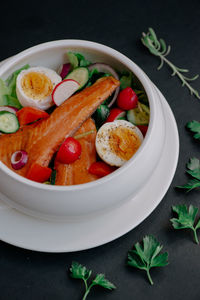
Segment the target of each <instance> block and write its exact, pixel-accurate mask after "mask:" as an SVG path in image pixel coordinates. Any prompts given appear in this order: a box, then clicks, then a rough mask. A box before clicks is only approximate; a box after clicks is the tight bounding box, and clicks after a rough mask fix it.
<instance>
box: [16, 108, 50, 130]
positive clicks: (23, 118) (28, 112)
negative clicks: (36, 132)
mask: <svg viewBox="0 0 200 300" xmlns="http://www.w3.org/2000/svg"><path fill="white" fill-rule="evenodd" d="M16 115H17V118H18V120H19V124H20V126H23V125H26V124H29V123H32V122H34V121H36V120H38V119H46V118H48V117H49V114H48V113H47V112H46V111H44V110H40V109H37V108H34V107H28V106H27V107H23V108H22V109H20V110H18V111H17V113H16Z"/></svg>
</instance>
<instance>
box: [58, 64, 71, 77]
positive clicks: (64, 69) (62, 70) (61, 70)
mask: <svg viewBox="0 0 200 300" xmlns="http://www.w3.org/2000/svg"><path fill="white" fill-rule="evenodd" d="M70 68H71V64H70V63H67V64H63V65H61V66H60V68H59V70H58V74H60V76H61V78H62V79H64V78H65V77H66V76H67V74H68V73H69V71H70Z"/></svg>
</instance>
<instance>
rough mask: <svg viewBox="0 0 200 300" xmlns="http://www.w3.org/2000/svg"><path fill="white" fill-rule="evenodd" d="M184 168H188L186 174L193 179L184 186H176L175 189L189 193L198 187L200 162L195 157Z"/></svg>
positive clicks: (199, 182)
mask: <svg viewBox="0 0 200 300" xmlns="http://www.w3.org/2000/svg"><path fill="white" fill-rule="evenodd" d="M186 166H187V168H188V170H186V172H187V173H188V174H189V175H190V176H192V177H193V179H190V180H189V181H188V182H187V183H186V184H184V185H178V186H177V187H178V188H181V189H186V190H187V192H190V191H191V190H193V189H195V188H198V187H200V161H199V159H198V158H196V157H193V158H190V160H189V162H188V163H187V165H186Z"/></svg>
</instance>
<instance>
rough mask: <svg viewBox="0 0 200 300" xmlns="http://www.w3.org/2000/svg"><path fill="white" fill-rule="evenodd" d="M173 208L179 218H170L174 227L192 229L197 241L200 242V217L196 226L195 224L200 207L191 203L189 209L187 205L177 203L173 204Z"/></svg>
mask: <svg viewBox="0 0 200 300" xmlns="http://www.w3.org/2000/svg"><path fill="white" fill-rule="evenodd" d="M172 210H173V211H174V212H175V213H177V215H178V218H173V219H171V220H170V221H171V222H172V226H173V227H174V229H185V228H189V229H191V230H192V231H193V233H194V239H195V242H196V243H197V244H199V240H198V237H197V232H196V231H197V229H198V228H200V219H199V220H198V222H197V224H196V226H195V225H194V223H195V219H196V215H197V213H198V208H197V207H194V206H193V205H190V206H189V208H188V209H187V206H186V205H176V206H172Z"/></svg>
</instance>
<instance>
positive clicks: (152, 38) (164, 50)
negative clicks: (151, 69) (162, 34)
mask: <svg viewBox="0 0 200 300" xmlns="http://www.w3.org/2000/svg"><path fill="white" fill-rule="evenodd" d="M141 41H142V43H143V44H144V46H145V47H147V48H148V49H149V51H150V52H151V54H153V55H155V56H158V57H160V60H161V63H160V65H159V67H158V70H160V69H161V68H162V66H163V63H164V62H165V63H166V64H168V66H169V67H170V68H171V69H172V70H173V73H172V76H174V75H177V76H178V77H179V79H180V80H181V82H182V86H186V87H187V88H188V89H189V90H190V94H191V95H192V94H194V95H195V96H196V97H197V98H198V99H200V95H199V93H198V91H197V90H195V89H194V88H193V87H192V86H191V85H190V84H189V82H190V81H194V80H196V79H197V78H198V77H199V75H196V76H194V77H192V78H189V77H186V76H185V75H183V74H182V73H186V72H189V71H188V70H187V69H181V68H178V67H176V66H175V65H174V64H173V63H172V62H170V61H169V60H168V59H167V58H166V56H167V55H168V54H169V53H170V50H171V47H170V46H168V47H167V46H166V43H165V41H164V40H163V39H160V40H158V39H157V36H156V34H155V32H154V30H153V29H152V28H149V31H148V32H147V33H143V34H142V38H141Z"/></svg>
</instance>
